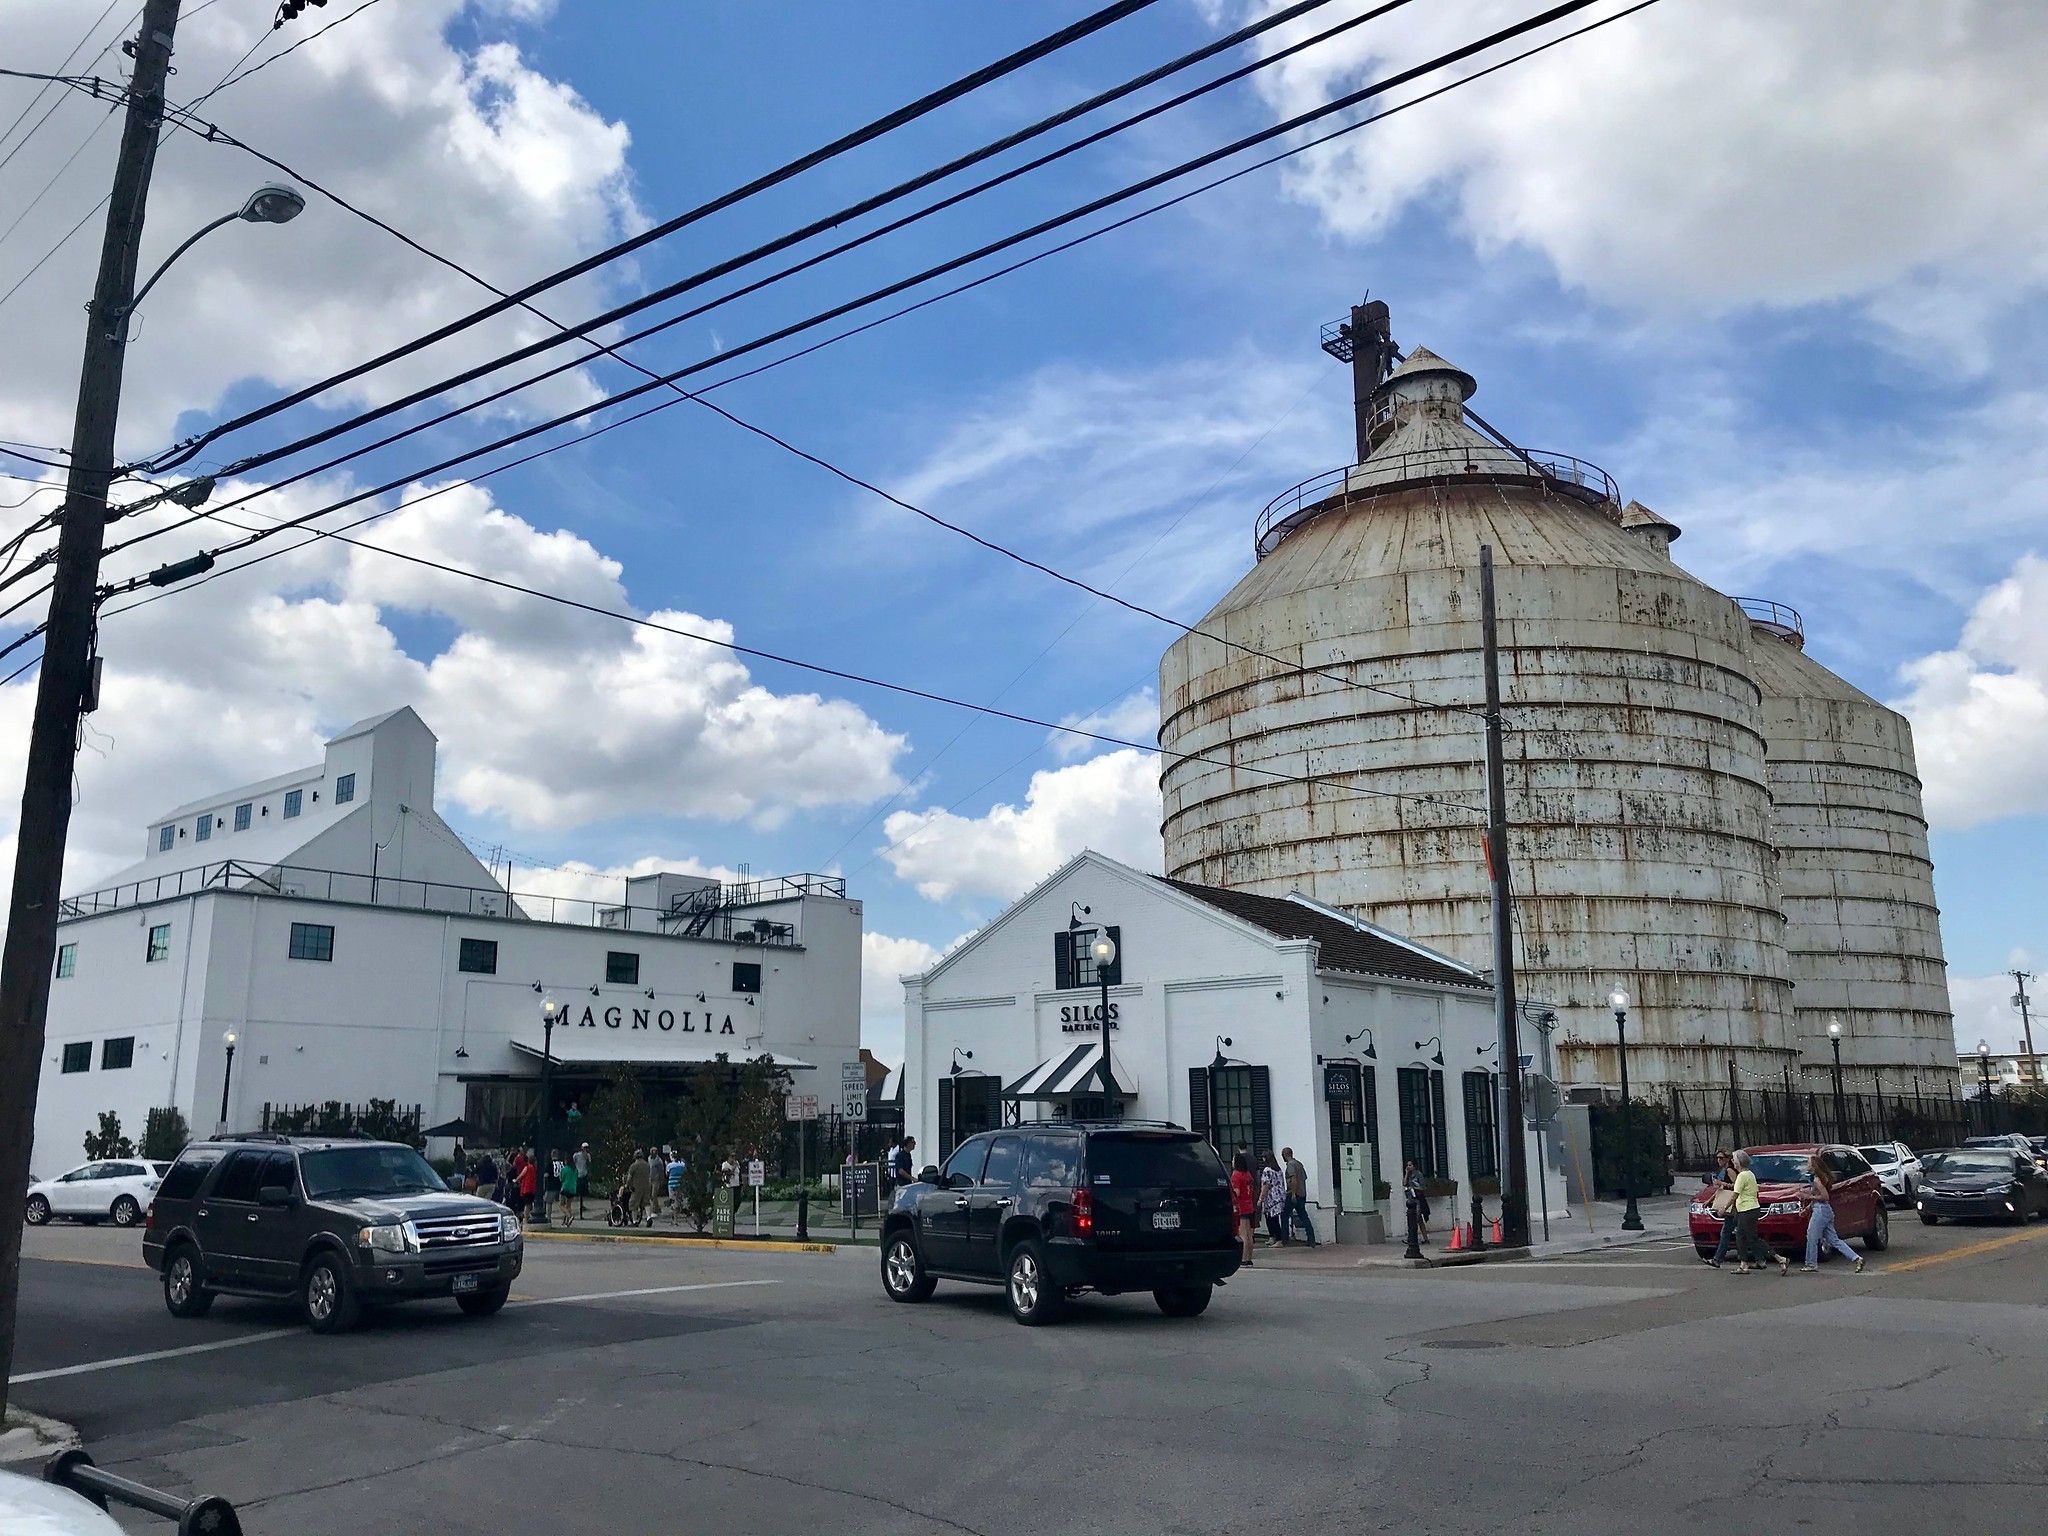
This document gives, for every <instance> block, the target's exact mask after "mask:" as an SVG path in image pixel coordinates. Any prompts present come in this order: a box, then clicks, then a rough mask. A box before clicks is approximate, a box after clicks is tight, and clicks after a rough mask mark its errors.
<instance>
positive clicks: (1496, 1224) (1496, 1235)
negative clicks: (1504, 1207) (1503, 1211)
mask: <svg viewBox="0 0 2048 1536" xmlns="http://www.w3.org/2000/svg"><path fill="white" fill-rule="evenodd" d="M1493 1240H1494V1242H1495V1243H1496V1244H1498V1243H1499V1242H1500V1218H1499V1217H1498V1216H1496V1217H1494V1218H1493Z"/></svg>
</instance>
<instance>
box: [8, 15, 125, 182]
mask: <svg viewBox="0 0 2048 1536" xmlns="http://www.w3.org/2000/svg"><path fill="white" fill-rule="evenodd" d="M120 4H121V0H107V8H106V9H105V10H104V11H101V12H100V13H99V15H98V16H96V17H94V18H93V20H92V22H91V24H90V25H88V26H87V27H86V29H85V33H84V35H83V36H81V37H80V38H79V39H78V41H77V42H75V43H73V44H72V45H71V51H70V52H69V53H67V54H65V55H64V62H63V63H62V64H59V65H58V66H57V70H56V73H55V74H53V75H45V76H42V77H40V78H41V79H42V80H43V82H44V83H43V84H42V85H41V86H40V87H39V88H38V89H37V91H36V93H35V95H33V96H31V97H30V98H29V100H28V104H27V105H26V106H24V107H23V108H22V109H21V111H20V112H19V113H17V114H16V115H15V119H14V121H13V122H11V123H9V124H8V125H7V126H6V127H5V128H4V129H0V144H4V143H6V142H7V140H8V137H9V136H10V135H11V134H12V133H13V132H14V130H15V129H17V128H19V127H20V126H21V124H22V119H24V118H26V117H27V116H28V115H29V113H31V112H33V111H35V109H36V103H37V102H39V101H41V100H42V99H43V95H44V93H45V92H47V91H48V90H49V89H50V82H51V81H53V80H55V79H57V78H58V77H59V76H61V75H62V74H63V73H64V71H65V70H67V69H69V68H70V67H71V61H72V60H73V59H75V58H77V57H78V55H79V53H80V51H81V50H82V49H83V48H84V47H85V45H86V44H87V43H89V42H91V41H92V35H93V33H95V32H97V31H99V29H100V27H101V26H102V25H103V24H104V23H105V21H106V19H107V18H108V17H109V16H111V15H113V14H114V11H115V8H116V7H118V6H119V5H120ZM135 14H136V17H137V18H138V19H140V17H141V15H142V13H141V12H140V11H137V12H136V13H135ZM121 30H122V32H123V33H125V32H126V31H127V28H126V27H123V28H122V29H121ZM112 46H113V44H112V43H109V44H107V47H106V48H102V49H100V53H105V52H106V51H107V48H111V47H112ZM93 58H94V61H95V62H97V61H98V58H99V54H94V55H93ZM5 73H7V74H10V75H15V76H18V77H20V78H22V79H36V78H38V77H37V76H35V75H31V74H28V73H27V72H26V71H23V70H15V69H10V70H7V71H5ZM58 100H59V101H61V100H63V98H62V97H61V96H60V97H58ZM50 110H51V111H55V110H56V107H55V105H54V104H53V105H52V107H51V109H50ZM49 116H50V114H49V112H45V113H44V114H43V115H42V117H40V118H38V119H37V120H36V128H40V127H42V126H43V124H44V123H45V122H47V121H48V120H49ZM36 128H31V129H29V131H28V132H27V133H25V134H23V135H22V136H21V141H20V143H17V144H16V145H15V146H14V148H13V149H10V150H9V151H8V152H7V159H8V160H11V159H13V158H14V156H15V153H16V151H18V150H19V149H20V148H21V146H22V144H26V143H27V142H28V141H29V140H30V139H31V138H33V137H34V136H35V131H36ZM6 163H7V160H0V166H4V165H6Z"/></svg>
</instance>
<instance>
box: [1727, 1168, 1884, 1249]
mask: <svg viewBox="0 0 2048 1536" xmlns="http://www.w3.org/2000/svg"><path fill="white" fill-rule="evenodd" d="M1806 1176H1807V1179H1808V1181H1809V1182H1808V1185H1807V1216H1806V1263H1805V1265H1804V1267H1803V1268H1802V1269H1801V1273H1802V1274H1808V1275H1816V1274H1819V1273H1820V1251H1821V1249H1822V1248H1823V1247H1826V1248H1829V1249H1832V1250H1833V1251H1834V1252H1836V1253H1839V1254H1840V1255H1841V1256H1842V1257H1843V1258H1845V1259H1848V1260H1849V1261H1850V1262H1851V1263H1853V1264H1854V1265H1855V1266H1856V1273H1857V1274H1859V1275H1860V1274H1861V1273H1863V1265H1864V1259H1863V1255H1862V1254H1860V1253H1858V1252H1857V1251H1856V1250H1855V1249H1854V1248H1851V1247H1850V1246H1849V1245H1848V1243H1847V1242H1846V1241H1844V1240H1843V1237H1842V1234H1841V1233H1840V1232H1839V1231H1837V1230H1836V1229H1835V1205H1834V1193H1835V1176H1834V1174H1833V1173H1831V1172H1830V1171H1829V1170H1828V1166H1827V1163H1826V1161H1825V1160H1824V1159H1823V1158H1822V1157H1821V1155H1820V1154H1819V1153H1818V1152H1816V1153H1814V1154H1813V1155H1812V1156H1810V1157H1808V1158H1807V1160H1806ZM1706 1188H1707V1189H1709V1190H1712V1191H1713V1195H1712V1197H1711V1198H1712V1204H1713V1208H1714V1210H1715V1211H1716V1212H1718V1213H1719V1214H1720V1217H1721V1239H1720V1241H1719V1242H1718V1243H1716V1244H1715V1246H1714V1256H1713V1257H1712V1258H1708V1259H1702V1260H1701V1261H1700V1262H1701V1263H1703V1264H1705V1265H1706V1266H1707V1267H1708V1268H1710V1269H1719V1268H1720V1267H1721V1264H1722V1261H1723V1260H1724V1259H1726V1258H1727V1256H1728V1251H1729V1249H1730V1248H1731V1247H1732V1248H1733V1249H1734V1250H1735V1273H1736V1274H1738V1275H1747V1274H1751V1273H1753V1272H1754V1271H1756V1270H1759V1269H1768V1268H1770V1266H1771V1265H1772V1264H1776V1265H1777V1266H1778V1273H1779V1274H1781V1275H1789V1274H1791V1273H1792V1261H1791V1260H1790V1259H1789V1258H1786V1257H1785V1256H1784V1255H1783V1254H1778V1253H1773V1252H1771V1250H1770V1248H1769V1247H1768V1246H1767V1245H1766V1244H1765V1243H1764V1241H1763V1239H1762V1238H1761V1237H1759V1236H1758V1235H1757V1230H1756V1224H1757V1219H1758V1216H1759V1214H1760V1213H1761V1211H1762V1209H1763V1200H1762V1198H1761V1197H1760V1196H1759V1195H1758V1193H1757V1185H1756V1174H1755V1172H1754V1171H1753V1170H1752V1169H1751V1168H1750V1166H1749V1154H1748V1153H1747V1152H1728V1151H1721V1152H1716V1153H1715V1154H1714V1171H1713V1172H1712V1173H1710V1174H1708V1175H1707V1176H1706Z"/></svg>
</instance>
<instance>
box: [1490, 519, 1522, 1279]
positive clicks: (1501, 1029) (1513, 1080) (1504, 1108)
mask: <svg viewBox="0 0 2048 1536" xmlns="http://www.w3.org/2000/svg"><path fill="white" fill-rule="evenodd" d="M1479 633H1480V643H1481V647H1482V660H1483V662H1484V665H1485V671H1486V864H1487V874H1488V875H1489V876H1490V877H1491V878H1492V881H1493V1009H1494V1020H1495V1023H1496V1025H1497V1029H1498V1035H1499V1039H1498V1044H1499V1057H1500V1102H1499V1106H1498V1110H1497V1112H1496V1115H1495V1118H1496V1119H1497V1120H1498V1121H1499V1122H1500V1126H1499V1136H1500V1153H1501V1155H1500V1175H1501V1177H1500V1236H1501V1242H1502V1244H1503V1246H1505V1247H1509V1248H1526V1247H1528V1246H1529V1157H1528V1148H1527V1145H1526V1144H1525V1143H1524V1142H1523V1140H1522V1034H1521V1013H1520V1010H1519V1009H1518V1008H1517V1007H1516V1006H1515V936H1514V913H1515V891H1514V882H1513V881H1512V880H1511V879H1510V878H1509V873H1508V791H1507V768H1506V764H1505V763H1504V762H1503V749H1502V742H1501V735H1502V730H1501V718H1500V635H1499V633H1498V626H1497V625H1496V624H1495V622H1494V614H1493V546H1492V545H1490V544H1482V545H1480V546H1479Z"/></svg>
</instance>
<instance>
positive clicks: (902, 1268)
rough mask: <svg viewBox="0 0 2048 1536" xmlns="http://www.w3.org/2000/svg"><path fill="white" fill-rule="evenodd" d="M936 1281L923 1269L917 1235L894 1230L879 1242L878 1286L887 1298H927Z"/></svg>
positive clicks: (916, 1300) (929, 1297) (935, 1286)
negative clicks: (879, 1283)
mask: <svg viewBox="0 0 2048 1536" xmlns="http://www.w3.org/2000/svg"><path fill="white" fill-rule="evenodd" d="M938 1285H939V1282H938V1281H936V1280H934V1279H933V1278H932V1277H931V1275H930V1274H928V1273H927V1272H926V1270H925V1267H924V1255H923V1254H921V1253H919V1252H918V1251H917V1239H915V1238H913V1237H912V1236H911V1235H910V1234H909V1233H908V1232H898V1233H897V1234H896V1235H895V1236H894V1237H892V1238H890V1239H889V1241H888V1242H886V1243H884V1244H883V1245H882V1289H883V1290H884V1291H886V1292H887V1293H888V1296H889V1299H890V1300H891V1301H900V1302H905V1303H909V1302H918V1301H929V1300H931V1294H932V1292H933V1291H935V1290H937V1289H938Z"/></svg>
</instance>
